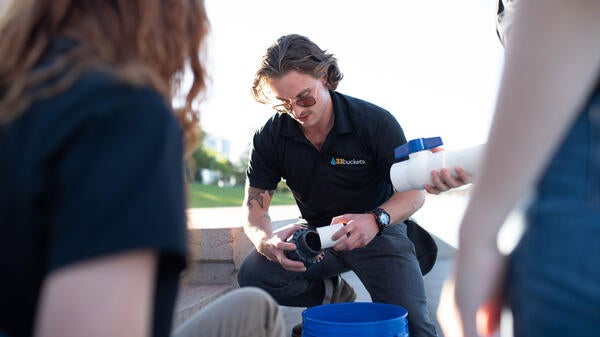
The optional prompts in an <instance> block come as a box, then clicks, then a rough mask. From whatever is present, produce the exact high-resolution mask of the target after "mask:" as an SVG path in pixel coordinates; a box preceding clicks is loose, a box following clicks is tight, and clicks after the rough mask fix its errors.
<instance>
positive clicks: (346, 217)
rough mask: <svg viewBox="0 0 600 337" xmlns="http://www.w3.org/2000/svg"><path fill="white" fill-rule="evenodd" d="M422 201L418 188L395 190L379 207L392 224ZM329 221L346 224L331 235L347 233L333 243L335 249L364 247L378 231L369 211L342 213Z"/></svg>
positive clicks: (338, 236)
mask: <svg viewBox="0 0 600 337" xmlns="http://www.w3.org/2000/svg"><path fill="white" fill-rule="evenodd" d="M424 202H425V193H424V192H423V191H419V190H412V191H407V192H395V193H394V194H393V195H392V196H391V198H389V199H388V200H387V201H386V202H384V203H383V204H382V205H380V206H379V207H381V208H383V209H384V210H385V211H386V212H387V213H388V214H389V215H390V224H392V225H393V224H397V223H400V222H402V221H404V220H405V219H407V218H408V217H409V216H411V215H412V214H413V213H415V212H416V211H418V210H419V209H420V208H421V207H422V206H423V203H424ZM331 223H332V224H336V223H345V224H346V225H345V226H344V227H342V228H341V229H340V230H339V231H337V232H336V234H335V235H333V237H332V239H333V240H337V239H338V238H340V237H341V236H343V235H346V236H348V234H349V236H348V237H347V238H346V239H345V240H342V241H340V242H339V243H338V244H336V245H335V247H334V248H335V249H337V250H352V249H355V248H361V247H364V246H366V245H368V244H369V242H371V240H373V239H374V238H375V236H377V233H379V226H378V225H377V223H376V222H375V218H374V217H373V215H371V214H369V213H363V214H343V215H340V216H336V217H335V218H333V219H332V220H331Z"/></svg>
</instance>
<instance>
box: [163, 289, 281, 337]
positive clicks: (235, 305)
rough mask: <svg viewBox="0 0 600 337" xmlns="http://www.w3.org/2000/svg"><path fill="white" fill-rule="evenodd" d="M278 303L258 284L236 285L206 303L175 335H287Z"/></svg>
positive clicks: (177, 336)
mask: <svg viewBox="0 0 600 337" xmlns="http://www.w3.org/2000/svg"><path fill="white" fill-rule="evenodd" d="M284 334H285V323H284V322H283V317H282V316H281V313H280V311H279V306H278V305H277V303H276V302H275V301H274V300H273V299H272V298H271V297H270V296H269V295H268V294H267V293H265V292H264V291H262V290H260V289H257V288H244V289H236V290H234V291H232V292H229V293H228V294H226V295H224V296H221V297H220V298H219V299H217V300H216V301H214V302H212V303H211V304H210V305H208V306H206V307H205V308H203V309H202V310H200V311H199V312H197V313H196V314H195V315H194V316H192V317H191V318H190V319H188V320H187V321H186V322H185V323H184V324H183V325H181V326H180V327H179V328H177V329H176V330H175V331H174V332H173V333H172V334H171V337H200V336H202V337H224V336H227V337H229V336H235V337H283V336H284Z"/></svg>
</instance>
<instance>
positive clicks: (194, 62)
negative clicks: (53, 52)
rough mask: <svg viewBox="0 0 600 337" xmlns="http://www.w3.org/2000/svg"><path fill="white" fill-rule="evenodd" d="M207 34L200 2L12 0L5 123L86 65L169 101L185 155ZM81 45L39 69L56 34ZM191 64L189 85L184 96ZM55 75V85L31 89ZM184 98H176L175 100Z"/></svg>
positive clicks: (2, 89)
mask: <svg viewBox="0 0 600 337" xmlns="http://www.w3.org/2000/svg"><path fill="white" fill-rule="evenodd" d="M208 29H209V23H208V18H207V16H206V12H205V9H204V2H203V0H14V1H12V4H11V6H10V8H9V9H8V10H7V11H6V12H5V14H4V17H3V18H2V20H1V21H0V60H2V61H1V62H0V124H3V123H7V122H10V121H11V120H14V119H15V118H17V117H18V116H20V115H21V114H23V113H24V112H25V110H26V109H27V108H28V107H29V105H30V104H31V103H32V102H33V101H35V100H38V99H41V98H46V97H52V96H55V95H57V94H60V93H61V92H64V91H65V90H66V89H68V88H69V87H70V86H71V85H72V84H73V83H74V82H75V80H76V79H77V77H78V76H79V75H80V74H81V71H82V70H84V69H86V68H96V69H101V70H106V71H109V72H111V73H113V74H114V75H115V76H116V77H117V78H118V79H119V80H121V81H123V82H125V83H129V84H132V85H140V86H148V87H150V88H152V89H154V90H155V91H156V92H158V93H159V94H160V95H161V96H162V97H163V98H164V99H165V101H166V102H167V103H168V104H172V101H173V100H174V99H176V98H181V101H182V102H183V104H182V106H181V107H178V108H174V109H173V113H174V115H175V116H176V118H177V119H178V120H179V122H180V125H181V127H182V128H183V130H184V135H185V144H186V153H189V151H190V150H191V149H192V148H193V146H194V145H195V143H196V141H197V139H198V129H199V124H198V122H199V111H198V110H197V104H195V99H196V98H197V96H199V95H200V94H203V93H204V91H205V88H206V81H207V78H206V69H205V67H204V63H203V62H202V60H201V57H202V56H201V55H202V53H201V52H203V51H204V49H201V48H204V43H203V42H204V39H205V36H206V34H207V32H208ZM59 35H63V36H66V37H69V38H73V39H75V40H77V41H78V44H77V46H76V47H75V48H74V49H73V50H72V51H71V52H69V53H67V54H65V55H63V56H61V57H60V58H59V59H57V60H56V61H55V62H54V63H53V64H52V65H51V66H49V67H47V68H44V70H39V71H34V70H33V69H34V67H35V66H36V64H37V63H38V62H39V61H40V58H41V57H42V55H43V54H44V52H45V51H46V49H47V47H48V46H49V43H50V42H51V40H52V39H53V38H55V37H56V36H59ZM186 67H189V68H190V69H191V73H192V74H193V81H192V84H191V86H190V87H189V88H188V89H186V90H185V91H186V92H185V93H183V92H181V90H182V88H181V85H182V79H183V74H184V71H185V69H186ZM50 78H58V81H56V82H53V83H54V84H52V85H51V86H50V87H46V88H45V89H43V90H31V89H32V88H35V87H36V85H38V84H40V83H42V82H43V81H46V80H48V79H50ZM178 95H180V96H182V97H176V96H178Z"/></svg>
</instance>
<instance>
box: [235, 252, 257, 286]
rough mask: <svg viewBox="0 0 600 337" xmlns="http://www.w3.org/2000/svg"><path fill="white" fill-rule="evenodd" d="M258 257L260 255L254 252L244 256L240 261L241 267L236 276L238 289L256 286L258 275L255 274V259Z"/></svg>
mask: <svg viewBox="0 0 600 337" xmlns="http://www.w3.org/2000/svg"><path fill="white" fill-rule="evenodd" d="M259 257H261V255H260V254H258V253H257V252H256V251H253V252H252V253H250V254H249V255H248V256H246V258H245V259H244V261H242V265H241V266H240V270H239V271H238V274H237V280H238V284H239V285H240V287H248V286H256V285H257V284H258V275H259V274H260V273H257V270H258V269H257V265H258V261H257V258H259Z"/></svg>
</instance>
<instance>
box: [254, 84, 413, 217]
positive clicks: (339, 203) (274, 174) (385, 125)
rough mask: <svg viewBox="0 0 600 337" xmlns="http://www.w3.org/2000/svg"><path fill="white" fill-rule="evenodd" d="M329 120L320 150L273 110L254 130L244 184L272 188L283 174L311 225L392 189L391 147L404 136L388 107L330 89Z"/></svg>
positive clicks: (364, 206)
mask: <svg viewBox="0 0 600 337" xmlns="http://www.w3.org/2000/svg"><path fill="white" fill-rule="evenodd" d="M330 95H331V98H332V102H333V110H334V113H335V122H334V125H333V128H332V130H331V131H330V132H329V134H328V135H327V138H326V139H325V143H324V144H323V147H322V148H321V150H320V151H319V150H317V149H316V148H315V147H314V146H313V145H312V144H311V143H310V142H309V141H308V140H307V139H306V137H305V136H304V134H303V133H302V131H301V130H300V126H299V124H298V123H297V122H296V121H295V120H293V119H292V118H291V117H290V116H289V115H287V114H275V115H273V117H271V118H270V119H269V120H268V121H267V122H266V123H265V125H264V126H263V127H262V128H260V129H259V130H258V131H257V132H256V133H255V134H254V138H253V143H252V152H251V155H250V162H249V166H248V171H247V176H248V179H249V180H248V181H249V183H250V186H252V187H255V188H260V189H265V190H274V189H275V188H276V187H277V184H278V183H279V181H280V180H281V179H282V178H283V179H285V180H286V183H287V185H288V186H289V187H290V189H291V190H292V193H293V194H294V198H295V199H296V202H297V204H298V207H299V209H300V212H301V213H302V217H303V218H305V219H306V220H307V221H309V222H310V223H313V224H315V225H317V226H324V225H328V224H330V222H331V218H332V217H334V216H338V215H341V214H344V213H364V212H366V211H369V210H371V209H374V208H376V207H378V206H379V205H381V204H382V203H383V202H385V201H386V200H387V199H389V198H390V196H391V195H392V193H393V186H392V183H391V181H390V177H389V171H390V167H391V166H392V164H394V149H395V148H396V147H398V146H400V145H402V144H404V143H406V138H405V136H404V132H403V131H402V128H401V127H400V124H398V121H397V120H396V119H395V118H394V116H392V115H391V114H390V113H389V112H388V111H386V110H384V109H382V108H380V107H378V106H376V105H374V104H371V103H369V102H366V101H363V100H360V99H357V98H354V97H350V96H347V95H343V94H340V93H338V92H335V91H330Z"/></svg>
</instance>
